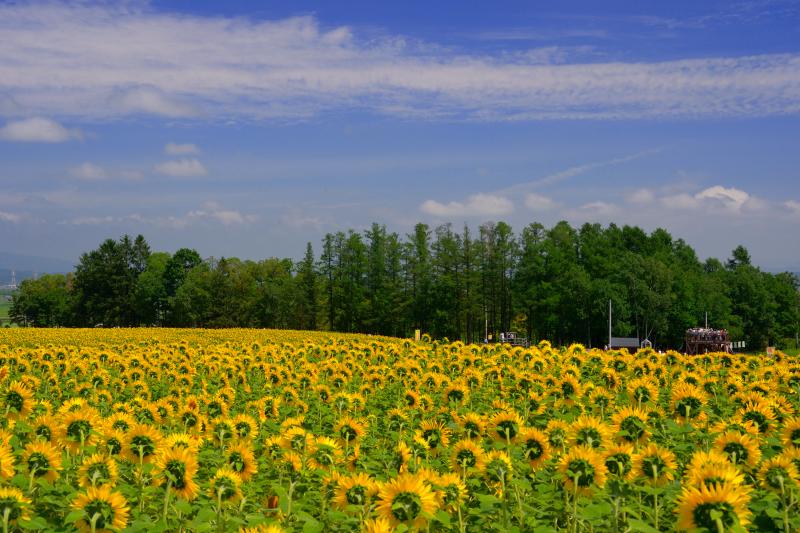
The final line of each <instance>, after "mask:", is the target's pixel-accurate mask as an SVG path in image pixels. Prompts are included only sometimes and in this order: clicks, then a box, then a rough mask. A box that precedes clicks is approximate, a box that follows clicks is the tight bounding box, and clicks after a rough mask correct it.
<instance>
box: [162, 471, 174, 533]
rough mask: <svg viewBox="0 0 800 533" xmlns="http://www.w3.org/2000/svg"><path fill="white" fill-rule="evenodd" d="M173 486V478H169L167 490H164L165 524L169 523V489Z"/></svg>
mask: <svg viewBox="0 0 800 533" xmlns="http://www.w3.org/2000/svg"><path fill="white" fill-rule="evenodd" d="M171 488H172V480H171V479H167V490H166V491H165V492H164V512H163V513H162V516H163V517H164V524H166V523H167V511H169V491H170V489H171Z"/></svg>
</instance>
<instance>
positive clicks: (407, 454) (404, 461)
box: [391, 441, 412, 473]
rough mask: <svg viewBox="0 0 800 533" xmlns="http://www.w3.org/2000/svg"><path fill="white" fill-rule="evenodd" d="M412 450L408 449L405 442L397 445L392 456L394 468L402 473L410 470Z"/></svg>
mask: <svg viewBox="0 0 800 533" xmlns="http://www.w3.org/2000/svg"><path fill="white" fill-rule="evenodd" d="M411 455H412V454H411V448H409V447H408V444H406V443H405V442H403V441H400V442H398V443H397V446H395V449H394V454H393V455H392V463H391V465H392V467H393V468H394V469H395V470H396V471H397V472H398V473H402V472H405V471H406V470H407V469H408V462H409V461H410V460H411Z"/></svg>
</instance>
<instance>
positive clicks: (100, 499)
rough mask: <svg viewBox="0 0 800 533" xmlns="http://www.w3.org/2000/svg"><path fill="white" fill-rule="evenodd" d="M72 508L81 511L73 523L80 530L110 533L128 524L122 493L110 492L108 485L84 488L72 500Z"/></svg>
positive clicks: (125, 502) (127, 512) (126, 505)
mask: <svg viewBox="0 0 800 533" xmlns="http://www.w3.org/2000/svg"><path fill="white" fill-rule="evenodd" d="M72 510H73V511H78V512H80V513H81V518H80V519H79V520H78V521H77V522H76V523H75V525H76V526H77V527H78V529H79V530H81V531H95V532H97V533H111V532H113V531H119V530H121V529H124V528H125V526H127V525H128V514H129V511H128V502H127V501H126V500H125V498H124V497H123V496H122V494H120V493H118V492H111V487H109V486H108V485H103V486H102V487H89V488H88V489H86V492H84V493H82V494H80V495H79V496H78V497H77V498H75V499H74V500H72ZM92 523H93V524H94V527H92Z"/></svg>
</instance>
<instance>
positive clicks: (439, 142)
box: [0, 1, 800, 270]
mask: <svg viewBox="0 0 800 533" xmlns="http://www.w3.org/2000/svg"><path fill="white" fill-rule="evenodd" d="M432 5H433V6H435V9H434V8H432V7H431V6H432ZM631 6H633V7H631ZM0 43H2V44H0V162H1V164H0V185H1V186H2V189H0V190H2V192H0V242H2V247H3V250H4V251H6V252H14V253H19V254H28V255H38V256H48V257H59V258H64V259H70V260H74V259H75V258H77V256H78V255H79V254H80V253H81V252H82V251H85V250H87V249H90V248H93V247H94V246H96V245H97V244H98V243H99V241H100V240H102V239H104V238H106V237H118V236H119V235H121V234H123V233H142V234H144V235H145V236H146V237H147V238H148V240H149V241H150V242H151V244H152V246H153V248H155V249H161V250H168V251H174V250H175V249H176V248H178V247H180V246H192V247H195V248H197V249H198V250H199V251H200V252H201V254H202V255H204V256H211V255H213V256H222V255H237V256H240V257H246V258H262V257H266V256H272V255H276V256H289V257H298V256H299V255H301V254H302V252H303V251H304V244H305V242H306V241H312V242H313V243H314V244H315V245H318V243H319V241H320V239H321V237H322V236H323V235H324V233H326V232H328V231H337V230H340V229H348V228H354V229H362V228H365V227H366V226H368V225H369V224H370V223H371V222H373V221H377V222H381V223H385V224H386V225H387V226H388V227H389V229H391V230H393V231H398V232H400V233H407V232H409V231H410V230H411V228H412V227H413V224H414V223H416V222H418V221H423V222H427V223H429V224H431V225H436V224H439V223H442V222H446V221H449V222H453V223H454V224H455V225H456V226H460V225H462V224H464V223H467V224H470V225H471V226H473V227H476V226H477V225H478V224H480V223H482V222H485V221H488V220H505V221H507V222H509V223H510V224H512V226H514V227H515V228H516V229H518V230H521V229H522V227H524V226H525V225H526V224H528V223H530V222H533V221H539V222H542V223H544V224H547V225H549V224H552V223H554V222H556V221H558V220H561V219H566V220H568V221H570V222H571V223H573V224H576V225H577V224H581V223H583V222H587V221H588V222H600V223H603V224H606V223H608V222H611V221H614V222H617V223H619V224H638V225H641V226H643V227H644V228H646V229H648V230H652V229H655V228H657V227H665V228H667V229H668V230H670V231H671V232H672V233H673V234H674V235H675V236H676V237H682V238H684V239H685V240H686V241H688V242H689V243H690V244H692V245H693V246H695V247H696V249H697V250H698V253H699V255H700V256H701V257H707V256H717V257H723V258H724V257H727V255H728V253H729V252H730V250H731V249H732V248H733V247H735V246H736V245H737V244H744V245H745V246H747V247H748V248H749V249H750V250H751V253H752V255H753V257H754V260H755V261H756V262H757V263H758V264H760V265H762V266H763V267H765V268H767V269H770V270H782V269H795V270H800V255H798V250H800V232H798V231H797V228H798V227H800V180H798V172H799V171H798V169H799V168H800V153H799V152H798V150H797V140H798V139H800V120H798V115H799V114H800V3H798V2H791V1H757V2H669V3H667V2H637V3H630V2H546V3H545V2H492V3H489V2H436V3H435V4H431V3H430V2H402V3H401V2H396V3H388V2H367V1H363V2H361V1H360V2H346V3H345V2H330V1H325V2H286V3H280V4H279V3H270V2H245V1H232V2H231V1H229V2H207V3H204V2H197V1H191V2H188V1H163V2H160V1H153V2H127V3H125V4H118V3H99V4H93V3H90V2H80V3H74V4H70V3H41V2H34V3H26V2H15V3H4V4H0Z"/></svg>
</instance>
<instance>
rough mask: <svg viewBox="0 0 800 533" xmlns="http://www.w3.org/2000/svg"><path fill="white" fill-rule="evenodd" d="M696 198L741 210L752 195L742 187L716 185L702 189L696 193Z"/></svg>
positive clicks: (733, 209) (732, 209)
mask: <svg viewBox="0 0 800 533" xmlns="http://www.w3.org/2000/svg"><path fill="white" fill-rule="evenodd" d="M695 198H697V199H698V200H701V201H707V202H711V203H714V204H716V205H718V206H720V207H722V208H724V209H729V210H731V211H739V210H741V208H742V206H744V205H745V204H746V203H747V202H748V200H750V195H749V194H748V193H746V192H744V191H743V190H741V189H735V188H733V187H731V188H725V187H723V186H721V185H715V186H713V187H709V188H708V189H705V190H702V191H700V192H699V193H697V194H696V195H695Z"/></svg>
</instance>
